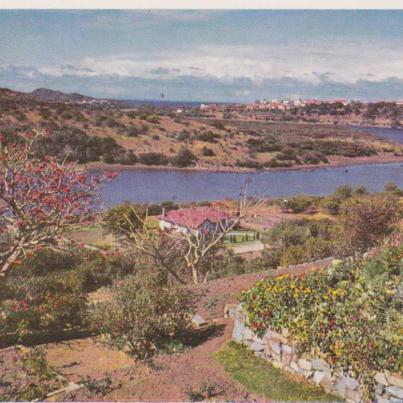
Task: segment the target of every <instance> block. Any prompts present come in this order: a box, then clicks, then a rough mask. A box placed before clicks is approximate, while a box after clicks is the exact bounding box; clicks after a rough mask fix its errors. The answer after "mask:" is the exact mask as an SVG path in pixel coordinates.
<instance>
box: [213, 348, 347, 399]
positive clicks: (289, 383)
mask: <svg viewBox="0 0 403 403" xmlns="http://www.w3.org/2000/svg"><path fill="white" fill-rule="evenodd" d="M216 357H217V359H218V361H219V362H220V363H221V364H222V365H223V367H224V368H225V370H226V371H227V372H228V373H229V374H230V376H231V377H232V378H233V379H235V380H236V381H238V382H240V383H241V384H243V385H244V386H245V387H246V389H247V390H248V392H250V393H255V394H257V395H259V396H261V397H262V398H265V399H270V400H286V401H289V400H299V401H303V400H304V401H315V400H316V401H340V399H338V398H337V397H335V396H332V395H329V394H327V393H325V392H324V391H323V390H322V389H321V388H319V387H317V386H314V385H312V384H310V383H308V382H306V381H305V380H302V379H301V381H300V380H299V378H298V380H297V378H296V377H294V376H292V375H290V374H287V373H285V372H284V371H281V370H279V369H276V368H274V367H273V366H272V365H271V364H270V363H268V362H267V361H264V360H263V359H262V358H259V357H256V356H255V355H254V354H253V353H252V352H251V351H249V350H247V349H246V347H244V346H242V345H240V344H238V343H235V342H234V341H231V342H229V343H228V344H227V345H226V346H225V347H224V348H223V349H222V350H220V351H219V352H218V353H216Z"/></svg>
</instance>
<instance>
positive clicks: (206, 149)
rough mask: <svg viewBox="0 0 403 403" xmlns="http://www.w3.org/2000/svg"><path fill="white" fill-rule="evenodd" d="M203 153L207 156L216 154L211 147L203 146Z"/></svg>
mask: <svg viewBox="0 0 403 403" xmlns="http://www.w3.org/2000/svg"><path fill="white" fill-rule="evenodd" d="M202 155H203V156H205V157H213V156H214V155H215V153H214V151H213V150H212V149H211V148H208V147H203V148H202Z"/></svg>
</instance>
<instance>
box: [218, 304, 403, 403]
mask: <svg viewBox="0 0 403 403" xmlns="http://www.w3.org/2000/svg"><path fill="white" fill-rule="evenodd" d="M226 313H227V315H228V316H229V317H230V318H232V319H233V321H234V330H233V333H232V338H233V339H234V340H235V341H237V342H239V343H242V344H245V345H246V346H248V348H249V349H250V350H252V351H254V353H255V354H256V355H258V356H260V357H262V358H264V359H266V360H268V361H270V362H271V363H272V365H273V366H274V367H276V368H280V369H284V370H286V371H289V372H292V373H295V374H298V375H301V376H303V377H305V378H306V379H309V380H311V381H313V382H315V383H316V384H317V385H320V386H322V387H323V389H324V390H325V391H326V392H327V393H331V394H333V395H337V396H340V397H342V398H343V399H345V400H346V401H347V403H358V402H362V401H363V396H362V393H361V392H360V384H359V382H358V381H357V380H356V379H354V378H352V377H350V376H348V375H346V374H343V373H342V372H340V371H335V370H333V369H332V368H331V367H330V366H329V365H328V364H327V363H326V362H325V361H324V360H323V359H321V358H320V357H313V356H310V355H309V354H305V353H304V354H301V355H298V354H297V351H296V348H295V345H294V344H293V342H292V341H291V339H290V337H288V335H287V334H286V332H284V333H277V332H274V331H271V330H268V331H266V333H265V334H264V336H263V337H258V336H257V335H256V334H255V333H254V332H253V331H252V330H251V329H250V328H249V327H248V326H247V324H246V315H245V313H244V312H243V310H242V305H241V304H239V305H237V306H233V307H227V312H226ZM375 380H376V386H375V395H374V396H373V401H375V402H379V403H403V377H401V376H399V375H396V374H390V373H388V372H382V373H378V374H376V377H375Z"/></svg>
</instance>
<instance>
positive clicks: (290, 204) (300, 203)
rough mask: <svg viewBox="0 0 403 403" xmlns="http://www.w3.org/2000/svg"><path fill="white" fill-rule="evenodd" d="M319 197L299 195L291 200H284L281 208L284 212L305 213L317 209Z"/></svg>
mask: <svg viewBox="0 0 403 403" xmlns="http://www.w3.org/2000/svg"><path fill="white" fill-rule="evenodd" d="M317 200H318V198H317V197H314V196H308V195H303V194H302V195H297V196H294V197H291V198H290V199H287V200H283V201H282V202H281V208H282V209H283V210H286V211H288V210H290V211H291V212H292V213H303V212H304V211H306V210H308V209H309V208H313V207H316V204H317Z"/></svg>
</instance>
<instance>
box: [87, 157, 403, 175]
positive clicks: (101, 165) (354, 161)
mask: <svg viewBox="0 0 403 403" xmlns="http://www.w3.org/2000/svg"><path fill="white" fill-rule="evenodd" d="M396 162H403V155H390V154H386V153H385V154H377V155H372V156H369V157H355V158H350V157H341V156H335V157H330V158H329V163H328V164H326V163H319V164H302V165H295V166H292V167H282V168H265V169H263V170H257V169H252V168H241V167H228V166H222V165H195V166H192V167H184V168H180V167H173V166H166V165H144V164H136V165H122V164H107V163H105V162H100V161H96V162H90V163H87V164H82V165H80V168H81V169H82V170H84V171H106V170H113V171H118V172H119V171H126V170H133V171H145V170H146V171H177V172H221V173H253V172H285V171H311V170H315V169H322V168H337V167H345V166H351V165H371V164H388V163H390V164H391V163H396Z"/></svg>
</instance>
